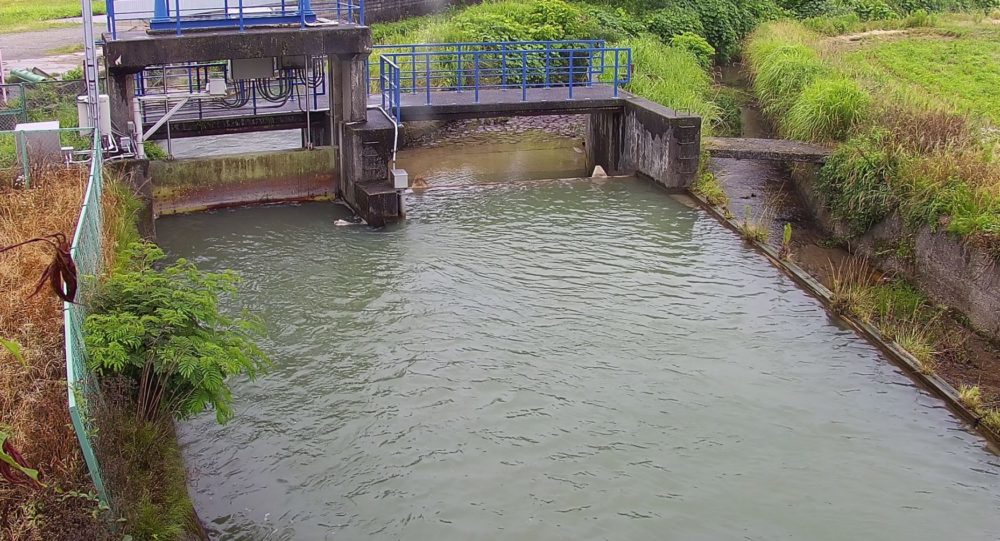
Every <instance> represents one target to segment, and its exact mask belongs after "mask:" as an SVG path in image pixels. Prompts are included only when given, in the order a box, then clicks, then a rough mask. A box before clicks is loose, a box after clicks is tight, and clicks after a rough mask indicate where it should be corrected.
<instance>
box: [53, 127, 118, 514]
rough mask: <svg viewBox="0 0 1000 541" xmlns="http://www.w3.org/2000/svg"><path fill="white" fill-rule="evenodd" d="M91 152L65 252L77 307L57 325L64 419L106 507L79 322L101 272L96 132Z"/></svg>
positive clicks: (67, 306)
mask: <svg viewBox="0 0 1000 541" xmlns="http://www.w3.org/2000/svg"><path fill="white" fill-rule="evenodd" d="M93 149H94V150H93V159H92V161H91V167H90V176H89V179H88V182H87V191H86V193H85V195H84V198H83V206H82V207H81V209H80V220H79V222H78V223H77V227H76V232H75V233H74V235H73V244H72V248H71V250H70V253H71V255H72V256H73V260H74V261H75V262H76V266H77V274H78V276H79V277H80V281H79V289H78V290H77V302H75V303H64V304H63V323H64V326H65V329H64V330H65V340H66V382H67V384H68V388H69V412H70V417H71V418H72V420H73V428H74V429H75V431H76V437H77V439H78V440H79V441H80V449H81V450H82V452H83V457H84V460H85V461H86V463H87V469H89V470H90V477H91V479H92V480H93V482H94V488H95V489H96V490H97V494H98V497H100V499H101V501H103V502H107V501H108V494H107V490H106V488H105V486H104V476H103V475H102V472H101V467H100V464H99V463H98V460H97V455H96V453H95V451H94V444H93V439H94V433H95V431H94V425H93V422H92V417H91V415H90V411H89V410H90V408H89V405H90V404H92V403H93V402H94V401H95V400H96V399H97V393H99V392H100V387H99V386H98V383H97V380H96V378H95V376H94V374H93V373H92V372H91V371H90V370H89V368H88V367H87V349H86V347H85V345H84V336H83V322H84V320H85V319H86V317H87V310H86V305H87V299H88V298H89V297H90V296H91V295H92V294H93V293H94V290H95V288H96V279H97V276H98V275H99V274H100V272H101V267H102V263H103V254H104V250H103V238H102V230H103V226H104V211H103V207H102V198H103V193H104V165H103V161H102V158H103V156H102V154H101V144H100V139H99V138H98V135H97V133H96V132H95V134H94V146H93Z"/></svg>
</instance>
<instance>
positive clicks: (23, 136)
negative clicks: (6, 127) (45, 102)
mask: <svg viewBox="0 0 1000 541" xmlns="http://www.w3.org/2000/svg"><path fill="white" fill-rule="evenodd" d="M14 141H15V147H16V150H17V163H18V165H20V166H21V167H25V165H27V166H28V167H32V168H34V167H46V166H49V165H54V164H60V163H62V162H63V149H62V143H60V142H59V121H58V120H54V121H51V122H28V123H24V124H18V125H17V126H15V127H14ZM25 159H27V160H28V163H27V164H25V163H24V160H25Z"/></svg>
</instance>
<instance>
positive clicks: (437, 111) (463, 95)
mask: <svg viewBox="0 0 1000 541" xmlns="http://www.w3.org/2000/svg"><path fill="white" fill-rule="evenodd" d="M400 97H401V100H400V101H401V103H400V119H401V120H402V121H403V122H413V121H420V120H459V119H468V118H490V117H507V116H540V115H572V114H588V113H595V112H601V111H615V110H621V108H622V107H623V106H624V103H625V101H626V100H627V99H630V98H633V97H634V96H632V95H631V94H629V93H627V92H625V91H623V90H619V91H618V97H614V91H613V89H611V88H610V87H607V86H592V87H580V88H574V90H573V99H568V88H566V87H552V88H533V89H530V90H528V92H527V100H522V98H523V97H524V96H523V94H522V92H521V90H520V89H503V90H499V89H490V90H480V92H479V102H478V103H477V102H476V93H475V92H474V91H472V90H466V91H463V92H457V91H434V92H432V93H431V103H430V104H428V103H427V95H426V93H416V94H413V93H410V94H402V95H401V96H400ZM302 101H303V102H304V101H305V100H302ZM367 103H368V105H369V106H372V107H374V106H380V105H381V96H379V95H377V94H376V95H371V96H369V97H368V101H367ZM309 105H310V107H309V109H310V116H311V117H312V118H311V119H310V120H311V122H312V123H316V122H324V121H325V115H326V112H327V111H328V110H329V100H328V97H327V96H326V95H321V96H317V103H315V104H312V103H310V104H309ZM313 105H315V107H313ZM304 108H305V107H304V103H300V100H298V99H289V100H288V101H287V102H285V103H283V104H280V105H276V104H271V103H267V102H265V101H263V100H259V101H258V103H257V105H256V106H254V105H253V104H249V103H248V104H247V105H244V106H242V107H237V108H227V107H224V106H221V105H219V104H212V103H203V104H198V103H192V104H191V105H189V106H187V107H186V108H185V109H183V110H181V111H180V112H179V113H178V114H177V115H175V116H174V117H173V119H172V120H171V121H170V135H171V137H172V138H183V137H198V136H203V135H220V134H227V133H243V132H251V131H267V130H282V129H294V128H305V127H306V115H305V112H304ZM167 109H169V107H164V106H163V105H162V104H159V103H154V104H150V105H148V106H147V110H146V115H145V121H144V124H145V128H146V129H148V128H149V127H151V126H152V125H153V124H154V123H155V122H156V121H157V120H158V119H159V118H160V117H161V116H162V114H163V113H164V112H165V111H166V110H167ZM390 114H391V113H390ZM166 136H167V129H166V126H163V127H161V128H160V129H159V130H157V132H156V133H155V134H153V136H152V137H151V139H165V138H166Z"/></svg>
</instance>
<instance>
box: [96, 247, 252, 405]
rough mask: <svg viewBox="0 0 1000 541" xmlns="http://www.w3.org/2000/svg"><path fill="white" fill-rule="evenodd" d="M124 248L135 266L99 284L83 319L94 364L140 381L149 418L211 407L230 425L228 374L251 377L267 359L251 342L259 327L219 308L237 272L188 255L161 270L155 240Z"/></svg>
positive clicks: (160, 254) (98, 368)
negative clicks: (199, 264) (207, 266)
mask: <svg viewBox="0 0 1000 541" xmlns="http://www.w3.org/2000/svg"><path fill="white" fill-rule="evenodd" d="M126 254H127V256H128V260H129V261H131V262H132V263H133V266H132V267H129V268H126V269H121V270H117V271H116V272H113V273H112V274H111V275H110V276H109V277H108V278H107V280H106V281H105V282H104V283H103V284H101V286H100V290H99V292H98V295H97V297H96V298H95V299H94V300H93V302H92V305H91V314H90V315H89V316H87V319H86V321H85V322H84V330H85V336H86V345H87V353H88V357H89V358H88V364H89V365H90V368H91V369H92V370H94V371H95V372H96V373H97V374H98V375H100V376H111V375H123V376H125V377H127V378H129V379H131V380H132V381H134V382H136V385H137V389H138V397H137V399H138V402H139V404H140V407H141V411H143V412H145V413H146V416H147V417H149V418H151V419H152V418H155V417H156V416H157V415H159V414H160V413H161V412H162V411H164V410H166V411H168V412H169V413H171V414H173V415H174V416H176V417H178V418H186V417H190V416H192V415H196V414H198V413H201V412H203V411H205V410H206V409H214V410H215V414H216V419H217V420H218V421H219V422H220V423H225V422H226V421H228V420H229V419H230V418H231V417H232V415H233V412H232V409H231V407H230V405H231V402H232V395H231V394H230V391H229V386H228V385H227V383H226V379H228V378H229V377H231V376H235V375H241V374H245V375H247V376H248V377H250V378H251V379H252V378H254V377H255V376H256V374H257V373H258V372H259V371H261V370H262V369H264V368H265V367H267V366H268V364H269V361H268V359H267V357H266V356H265V355H264V353H263V352H261V350H260V349H259V348H258V347H257V346H256V344H255V343H254V339H255V338H257V337H258V336H259V333H260V328H259V327H258V325H257V324H256V323H255V322H254V321H252V320H250V319H247V318H245V317H228V316H225V315H223V314H222V313H221V312H220V310H219V297H220V296H221V295H232V294H234V293H235V292H236V283H237V278H236V276H235V275H233V274H232V273H228V272H226V273H218V274H216V273H205V272H201V271H199V270H198V269H197V268H196V267H195V266H194V265H192V264H191V263H189V262H187V261H185V260H183V259H181V260H178V261H177V262H176V263H174V264H173V265H169V266H167V267H165V268H162V269H157V268H155V265H157V263H158V262H159V261H161V260H162V259H164V257H165V256H164V253H163V251H162V250H160V249H159V248H157V247H156V246H155V245H152V244H147V243H137V244H133V245H131V246H130V247H129V249H128V250H127V251H126Z"/></svg>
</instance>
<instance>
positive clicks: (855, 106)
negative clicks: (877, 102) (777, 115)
mask: <svg viewBox="0 0 1000 541" xmlns="http://www.w3.org/2000/svg"><path fill="white" fill-rule="evenodd" d="M870 104H871V98H870V96H869V95H868V94H867V93H866V92H865V91H864V90H862V89H861V87H859V86H858V84H857V83H855V82H854V81H851V80H849V79H846V78H843V77H824V78H820V79H816V80H815V81H813V82H812V83H811V84H810V85H809V86H807V87H806V88H805V89H803V91H802V93H801V94H800V95H799V97H798V99H796V100H795V103H794V104H793V105H792V107H791V109H789V110H788V113H787V115H785V116H784V117H783V118H782V119H781V124H782V128H783V131H784V132H785V135H787V136H788V137H791V138H793V139H802V140H807V141H841V140H843V139H845V138H847V136H848V135H850V133H851V131H852V130H853V129H854V128H855V126H857V125H858V124H859V123H860V122H861V121H862V120H863V119H864V118H865V117H866V115H867V113H868V108H869V106H870Z"/></svg>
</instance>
